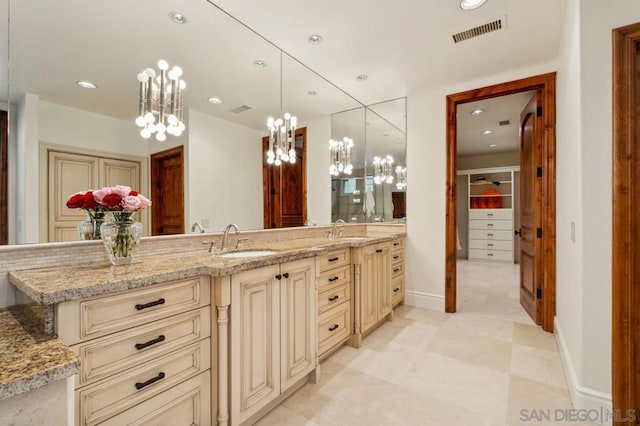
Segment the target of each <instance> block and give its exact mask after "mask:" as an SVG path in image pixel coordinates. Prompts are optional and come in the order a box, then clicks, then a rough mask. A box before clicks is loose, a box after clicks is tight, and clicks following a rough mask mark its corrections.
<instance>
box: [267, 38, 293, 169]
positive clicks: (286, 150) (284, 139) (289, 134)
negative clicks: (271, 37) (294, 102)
mask: <svg viewBox="0 0 640 426" xmlns="http://www.w3.org/2000/svg"><path fill="white" fill-rule="evenodd" d="M280 113H281V114H282V50H280ZM283 117H284V119H283V118H278V119H275V120H274V118H273V117H269V118H268V119H267V128H268V129H269V150H268V151H267V164H273V165H274V166H280V165H281V164H282V163H283V162H285V163H291V164H294V163H295V162H296V142H295V138H296V125H297V124H298V119H297V118H296V117H295V116H293V115H291V114H289V113H288V112H285V113H284V116H283Z"/></svg>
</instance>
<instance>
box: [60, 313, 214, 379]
mask: <svg viewBox="0 0 640 426" xmlns="http://www.w3.org/2000/svg"><path fill="white" fill-rule="evenodd" d="M210 332H211V320H210V312H209V307H204V308H200V309H198V310H195V311H190V312H187V313H184V314H179V315H176V316H172V317H169V318H165V319H162V320H158V321H155V322H153V323H152V324H146V325H142V326H138V327H135V328H132V329H130V330H125V331H122V332H119V333H116V334H113V335H111V336H107V337H105V338H102V339H96V340H90V341H88V342H84V343H80V344H78V345H75V346H72V349H73V351H74V352H75V353H76V354H78V356H79V357H80V372H79V373H78V374H77V375H76V387H82V386H85V385H87V384H90V383H93V382H96V381H98V380H100V379H103V378H105V377H110V376H113V375H114V374H117V373H120V372H121V371H124V370H126V369H127V368H130V367H132V366H135V365H137V364H142V363H144V362H146V361H149V360H151V359H154V358H157V357H159V356H161V355H164V354H166V353H169V352H172V351H175V350H177V349H180V348H181V347H183V346H186V345H189V344H192V343H196V342H198V341H199V340H201V339H204V338H206V337H209V336H210Z"/></svg>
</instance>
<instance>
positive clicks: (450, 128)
mask: <svg viewBox="0 0 640 426" xmlns="http://www.w3.org/2000/svg"><path fill="white" fill-rule="evenodd" d="M530 90H541V91H542V105H541V106H542V118H541V119H542V133H543V148H542V168H543V176H542V178H541V179H542V188H543V194H542V214H541V222H542V223H541V225H542V229H543V234H542V242H541V245H540V251H539V254H540V256H542V264H543V272H542V283H541V286H542V328H543V329H544V330H545V331H549V332H553V320H554V317H555V311H556V237H555V236H556V131H555V130H556V73H555V72H552V73H548V74H541V75H537V76H533V77H528V78H523V79H520V80H515V81H510V82H506V83H500V84H495V85H492V86H487V87H483V88H479V89H473V90H468V91H465V92H460V93H455V94H452V95H448V96H447V136H446V143H447V178H446V193H447V194H446V222H445V232H446V234H445V311H446V312H456V260H457V258H456V196H457V193H456V174H457V165H456V155H457V117H456V110H457V106H458V105H460V104H464V103H468V102H475V101H479V100H483V99H490V98H495V97H499V96H504V95H511V94H514V93H520V92H526V91H530Z"/></svg>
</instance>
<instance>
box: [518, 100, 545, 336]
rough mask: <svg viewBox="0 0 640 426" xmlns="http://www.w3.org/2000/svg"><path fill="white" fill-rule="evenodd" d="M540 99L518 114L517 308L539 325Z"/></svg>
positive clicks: (530, 103)
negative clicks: (518, 261)
mask: <svg viewBox="0 0 640 426" xmlns="http://www.w3.org/2000/svg"><path fill="white" fill-rule="evenodd" d="M540 96H541V94H540V93H539V92H536V94H535V95H534V96H532V98H531V100H530V101H529V103H528V104H527V106H526V107H525V108H524V110H523V111H522V113H521V114H520V231H519V234H520V304H521V305H522V307H523V308H524V309H525V310H526V311H527V313H528V314H529V316H530V317H531V318H532V319H533V320H534V321H535V322H536V324H540V323H541V315H540V313H541V307H540V304H541V301H542V286H541V285H540V279H541V276H542V275H541V265H540V256H539V254H538V246H539V244H538V242H539V241H540V237H542V235H541V232H542V229H541V228H540V226H539V223H540V221H539V215H540V205H541V197H540V192H541V187H540V183H539V182H540V177H542V176H541V174H542V173H541V172H542V169H541V161H540V152H541V149H542V133H541V130H542V129H541V126H540V124H539V122H540V116H541V115H542V114H541V113H540V112H539V110H538V105H539V100H538V98H539V97H540Z"/></svg>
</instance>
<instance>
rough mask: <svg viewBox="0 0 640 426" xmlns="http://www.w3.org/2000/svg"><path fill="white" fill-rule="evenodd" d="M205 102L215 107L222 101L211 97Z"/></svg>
mask: <svg viewBox="0 0 640 426" xmlns="http://www.w3.org/2000/svg"><path fill="white" fill-rule="evenodd" d="M207 100H208V101H209V102H210V103H212V104H216V105H217V104H221V103H222V100H221V99H220V98H216V97H215V96H214V97H211V98H209V99H207Z"/></svg>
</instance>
